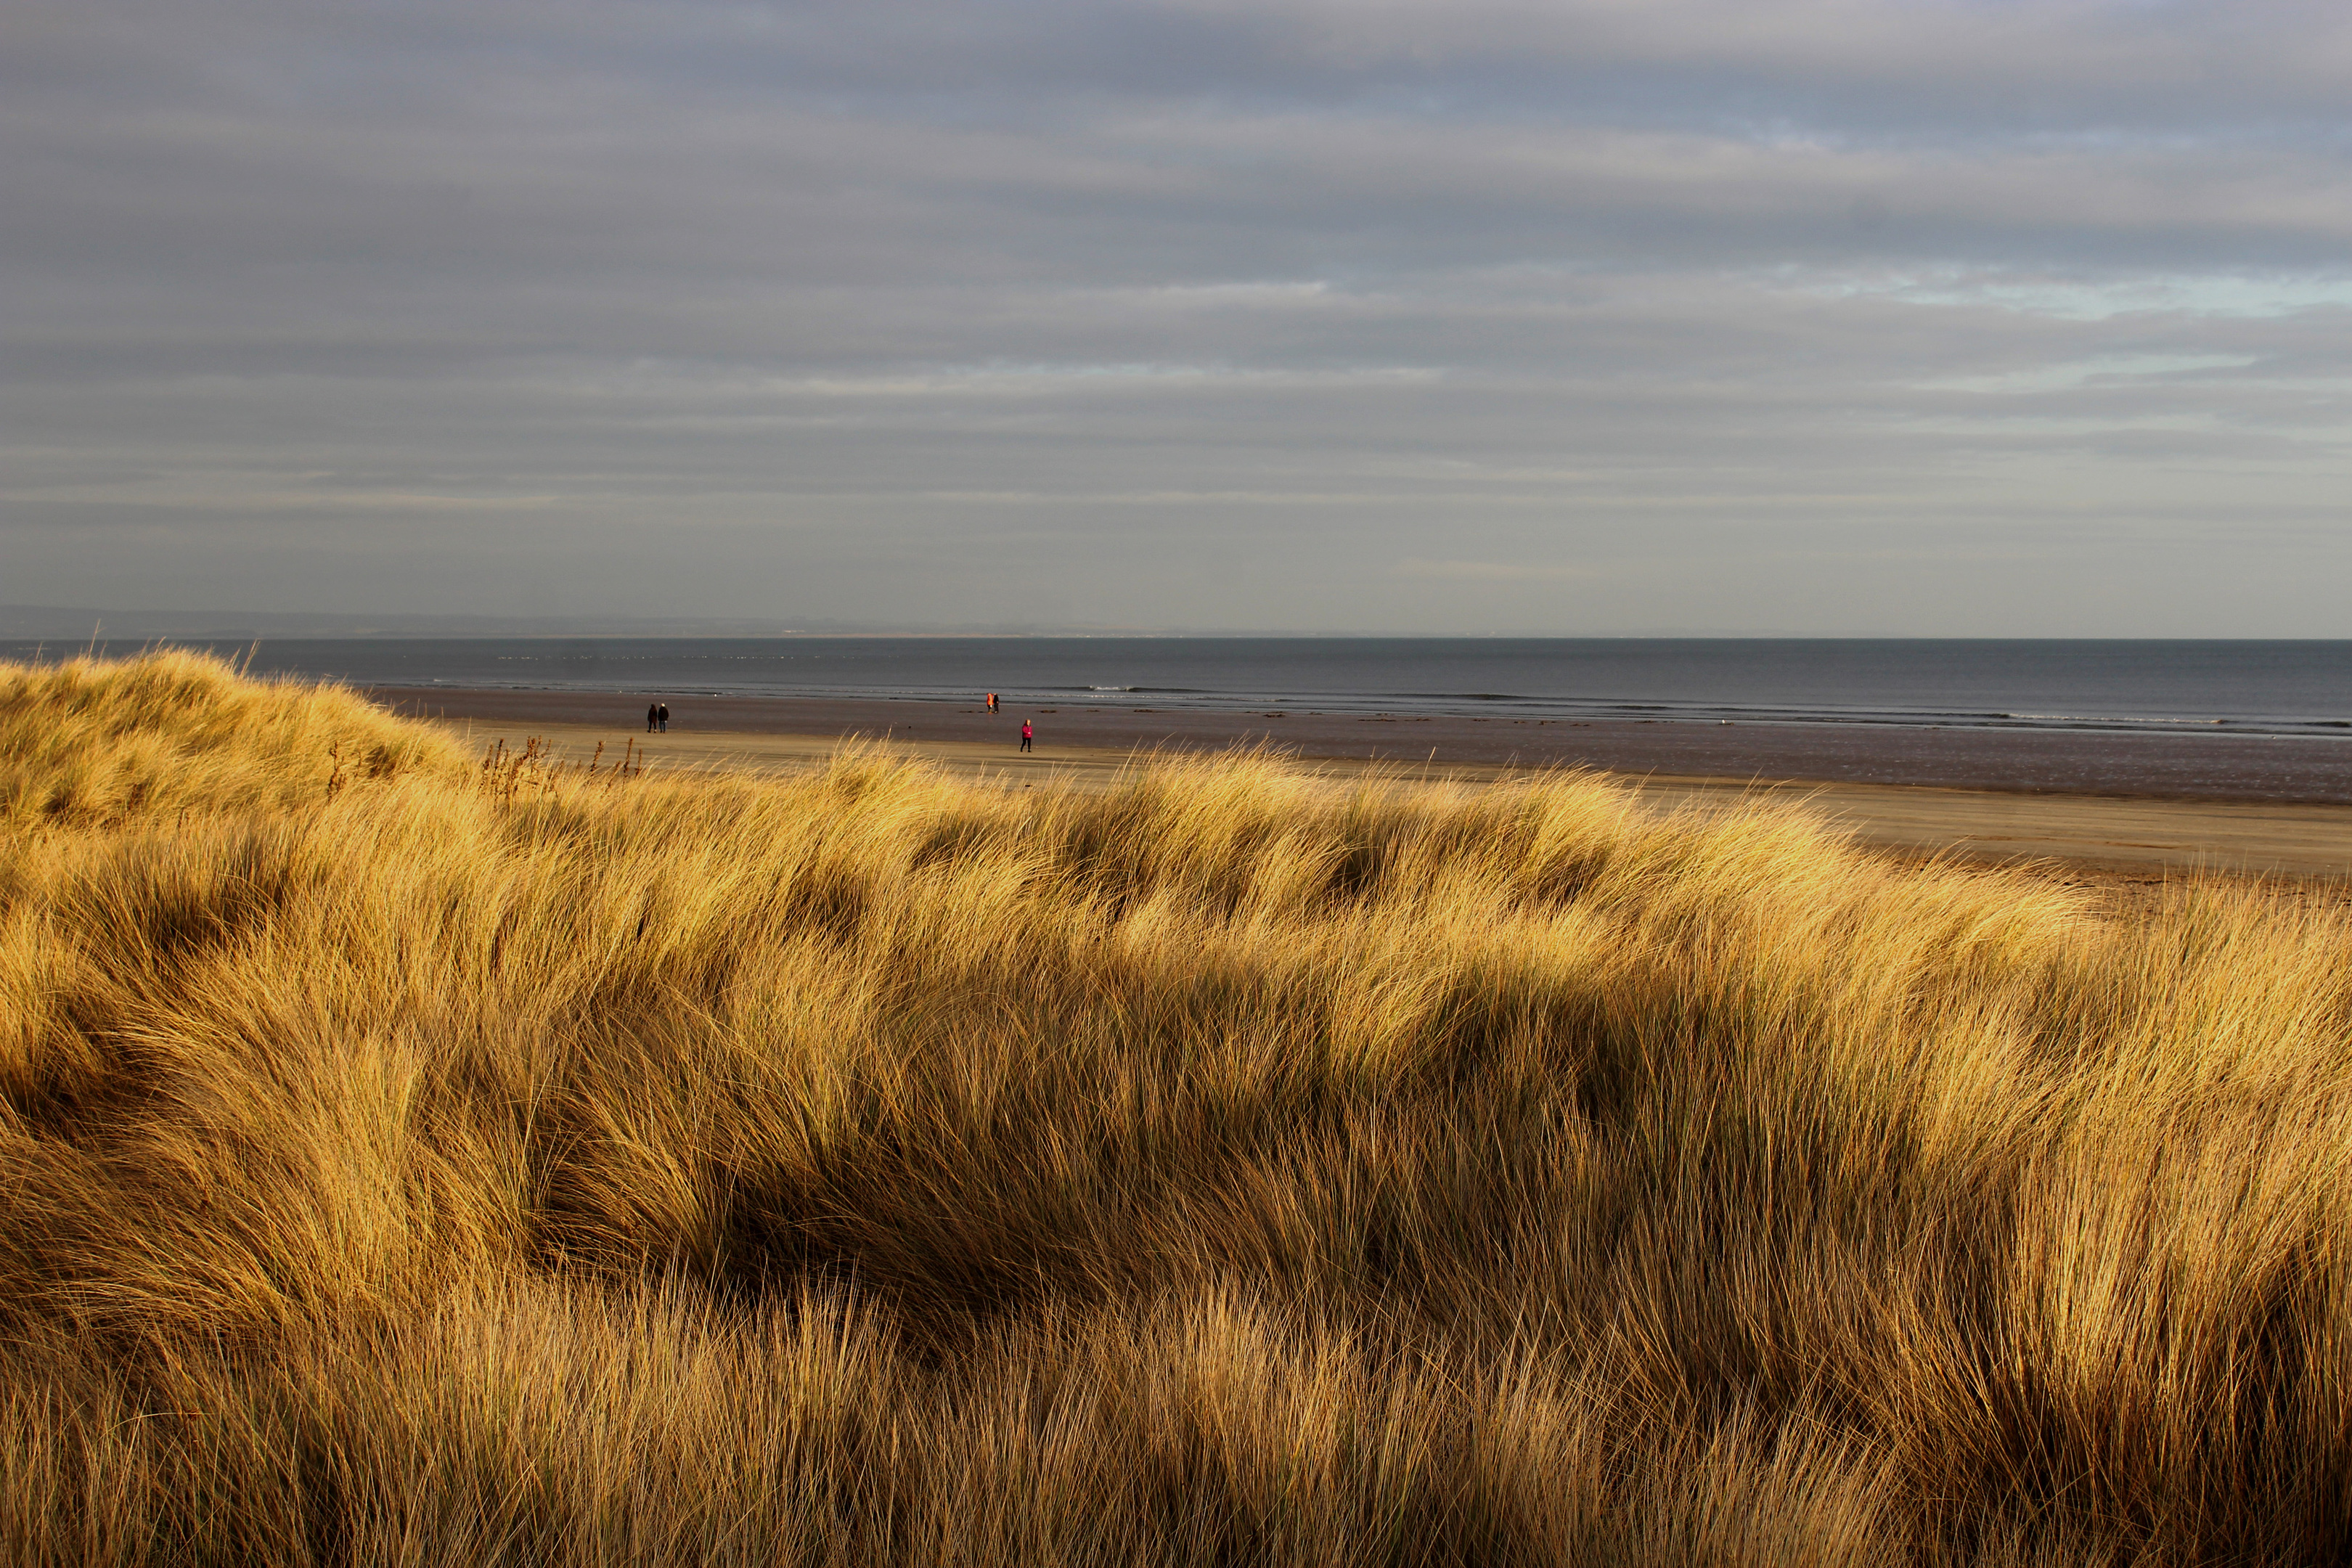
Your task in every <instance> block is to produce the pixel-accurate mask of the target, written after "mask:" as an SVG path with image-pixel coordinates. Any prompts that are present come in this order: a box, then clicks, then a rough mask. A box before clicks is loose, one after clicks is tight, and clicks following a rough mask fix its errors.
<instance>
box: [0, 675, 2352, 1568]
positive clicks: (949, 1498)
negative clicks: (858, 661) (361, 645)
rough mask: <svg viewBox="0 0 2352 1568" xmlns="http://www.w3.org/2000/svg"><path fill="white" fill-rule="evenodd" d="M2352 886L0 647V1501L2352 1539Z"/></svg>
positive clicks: (1921, 1550)
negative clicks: (2029, 872)
mask: <svg viewBox="0 0 2352 1568" xmlns="http://www.w3.org/2000/svg"><path fill="white" fill-rule="evenodd" d="M2347 960H2352V928H2347V924H2346V923H2345V921H2343V920H2341V919H2340V918H2338V917H2336V916H2334V915H2331V914H2328V913H2326V912H2324V911H2315V910H2307V909H2295V908H2290V907H2283V906H2280V905H2277V904H2275V903H2273V902H2269V901H2265V900H2262V899H2260V898H2258V897H2255V896H2253V895H2252V894H2250V893H2246V892H2243V891H2239V890H2233V889H2231V888H2229V887H2228V886H2225V885H2183V886H2182V887H2180V888H2179V889H2175V890H2174V892H2173V893H2172V894H2171V895H2170V897H2169V898H2168V901H2166V902H2165V904H2164V905H2163V907H2162V908H2161V909H2160V910H2157V911H2155V912H2153V913H2151V914H2148V915H2147V916H2145V917H2134V918H2131V919H2128V920H2126V919H2122V918H2118V917H2114V916H2111V915H2108V914H2105V913H2102V912H2101V911H2099V910H2095V909H2094V908H2092V907H2090V906H2088V905H2086V904H2085V903H2084V902H2083V901H2081V900H2079V899H2077V898H2076V897H2074V896H2072V895H2069V894H2067V893H2064V892H2063V891H2061V890H2058V889H2054V888H2053V886H2052V885H2050V884H2047V883H2044V882H2041V881H2038V880H2035V879H2032V878H2029V877H2025V876H2022V875H1996V874H1989V873H1984V872H1966V871H1961V870H1958V869H1949V868H1942V869H1939V868H1925V869H1906V868H1896V867H1893V866H1890V865H1887V864H1885V863H1883V862H1879V861H1875V860H1873V859H1871V858H1867V857H1865V856H1864V855H1862V854H1860V853H1858V852H1856V851H1855V850H1853V848H1851V847H1849V846H1848V845H1846V844H1845V843H1844V842H1843V840H1841V839H1840V838H1838V837H1835V836H1834V835H1832V834H1830V833H1828V832H1826V831H1825V830H1824V829H1822V827H1821V826H1818V825H1816V824H1815V823H1813V822H1812V821H1811V820H1809V819H1808V818H1806V817H1804V816H1801V815H1798V814H1793V813H1790V812H1788V811H1786V810H1782V809H1777V808H1775V809H1766V808H1764V807H1761V806H1759V807H1757V808H1755V809H1752V810H1748V811H1746V812H1742V813H1738V814H1733V815H1729V816H1718V817H1707V818H1699V817H1681V818H1670V819H1660V818H1656V817H1653V816H1647V815H1644V814H1643V812H1642V811H1640V810H1639V809H1637V808H1636V807H1635V806H1634V805H1633V803H1632V801H1631V800H1630V799H1629V797H1628V796H1627V795H1625V794H1623V793H1622V792H1620V791H1618V790H1616V789H1614V788H1612V787H1611V786H1609V785H1607V784H1603V783H1601V782H1597V781H1595V780H1592V779H1589V778H1579V777H1574V776H1551V777H1539V778H1532V779H1528V780H1525V781H1521V782H1517V783H1508V784H1501V785H1496V786H1494V787H1491V788H1487V789H1484V790H1478V791H1470V790H1454V789H1448V788H1408V787H1405V786H1402V785H1401V784H1395V783H1394V782H1382V781H1380V780H1372V781H1370V782H1368V783H1364V784H1354V785H1339V784H1333V783H1331V782H1329V781H1327V780H1321V779H1318V778H1314V777H1310V776H1307V775H1304V774H1302V773H1297V772H1295V771H1291V770H1288V769H1286V768H1285V767H1284V766H1283V765H1282V764H1281V763H1278V762H1276V761H1274V760H1269V759H1265V758H1255V759H1252V758H1228V759H1220V760H1213V761H1192V762H1160V763H1152V764H1150V765H1148V766H1139V767H1138V768H1137V769H1135V770H1134V771H1133V772H1132V773H1129V775H1127V776H1125V777H1124V778H1123V779H1121V780H1120V781H1119V782H1118V783H1117V784H1115V785H1114V786H1113V787H1110V788H1108V789H1107V790H1098V791H1091V792H1088V791H1081V790H1077V789H1067V788H1059V787H1045V788H1039V789H1034V790H1028V791H1019V792H1007V791H1000V790H993V789H990V788H987V787H984V786H980V785H974V784H964V783H957V782H954V781H951V780H950V779H949V778H946V777H944V776H942V775H941V774H940V773H934V772H931V771H929V770H927V769H925V768H923V767H921V766H919V765H912V764H908V763H900V762H894V761H889V760H887V759H883V758H880V757H877V756H875V755H872V754H867V753H860V752H856V751H854V750H853V751H847V752H844V753H842V754H841V755H840V756H839V757H838V758H836V760H835V762H834V763H833V764H832V765H831V766H830V767H829V768H826V769H824V770H823V771H820V772H817V773H810V774H807V775H804V776H800V777H795V778H791V779H785V780H778V781H753V780H749V779H743V778H732V777H708V778H692V779H687V778H679V779H664V778H663V777H662V776H661V775H659V774H654V775H651V776H643V777H640V776H635V774H633V773H630V772H629V771H628V770H627V769H626V768H622V769H618V770H614V769H607V770H604V771H603V772H601V773H589V772H585V771H573V772H570V773H566V772H563V771H562V770H555V769H550V768H544V767H541V766H538V765H537V759H536V757H535V754H533V753H530V752H528V751H526V752H525V753H523V760H522V762H521V763H518V762H517V760H516V756H515V754H514V753H502V754H500V755H499V756H494V757H493V758H492V759H490V763H489V765H487V766H486V765H484V763H483V761H482V760H481V759H478V758H475V757H470V756H467V755H465V754H463V753H462V752H459V751H457V749H456V748H455V747H454V746H453V745H452V744H450V743H449V742H446V740H445V739H443V738H442V737H441V736H440V735H439V734H438V733H437V732H436V731H432V730H429V729H426V728H424V727H421V726H417V725H413V724H408V723H404V722H402V721H395V720H393V719H391V718H388V717H386V716H384V715H383V714H381V713H379V712H377V711H376V710H373V709H371V708H369V707H368V706H367V705H366V704H365V703H364V702H362V700H360V699H358V698H357V697H355V696H353V695H352V694H351V693H348V692H344V691H340V690H335V689H310V688H299V687H290V686H273V685H265V684H262V683H258V682H255V681H250V680H247V679H242V678H240V677H239V676H238V675H237V674H236V671H235V670H233V669H231V668H228V667H226V666H224V665H222V664H219V663H217V662H215V661H212V660H208V659H205V658H198V657H196V656H193V655H187V654H179V653H155V654H150V655H146V656H142V657H141V658H135V659H128V660H122V661H118V662H105V661H92V660H82V661H77V662H75V663H71V664H67V665H63V666H54V667H43V668H28V667H22V666H17V667H0V1190H4V1191H5V1193H6V1194H7V1203H6V1206H5V1210H0V1336H5V1345H6V1347H7V1348H6V1350H5V1353H0V1558H5V1560H6V1561H9V1562H12V1563H77V1564H79V1563H121V1564H134V1563H138V1564H145V1563H156V1564H161V1563H213V1562H219V1563H228V1562H238V1563H269V1564H320V1565H323V1564H376V1563H403V1564H406V1563H415V1564H425V1563H434V1564H455V1563H469V1564H470V1563H839V1564H850V1563H971V1564H996V1563H1003V1564H1011V1563H1024V1564H1027V1563H1137V1562H1150V1563H1261V1562H1262V1563H1328V1564H1333V1565H1338V1564H1359V1563H1554V1562H1561V1563H1755V1564H1759V1565H1760V1564H1767V1563H1769V1564H1784V1563H1822V1564H1829V1563H1855V1564H1863V1563H1888V1562H1896V1561H1915V1562H1922V1563H1984V1564H2017V1565H2024V1564H2039V1563H2182V1564H2187V1563H2220V1562H2247V1563H2252V1562H2263V1563H2282V1562H2312V1563H2317V1562H2331V1561H2336V1560H2339V1559H2340V1558H2341V1557H2342V1555H2343V1554H2344V1552H2345V1549H2346V1547H2347V1542H2352V1535H2347V1531H2352V1431H2347V1425H2352V1401H2347V1397H2346V1390H2347V1386H2352V1306H2347V1303H2352V1246H2347V1242H2352V1191H2348V1190H2347V1184H2346V1179H2345V1175H2344V1173H2345V1171H2346V1169H2347V1158H2352V963H2347Z"/></svg>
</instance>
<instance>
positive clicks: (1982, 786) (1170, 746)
mask: <svg viewBox="0 0 2352 1568" xmlns="http://www.w3.org/2000/svg"><path fill="white" fill-rule="evenodd" d="M367 695H369V696H370V697H371V698H373V700H376V701H377V702H379V703H382V704H383V706H385V707H387V708H389V709H391V710H393V711H394V712H397V713H403V714H406V715H409V716H411V717H420V718H432V719H438V720H457V721H465V720H472V721H479V722H490V723H499V724H509V725H512V724H531V723H541V724H564V725H580V724H589V725H609V726H613V727H614V728H616V729H621V730H626V729H631V728H635V729H639V730H641V729H642V728H643V725H644V713H645V705H646V702H647V701H648V700H652V699H650V698H649V697H648V696H647V695H646V694H645V693H630V692H593V691H576V690H545V689H479V688H470V689H469V688H455V687H389V686H383V687H374V688H371V689H368V692H367ZM667 700H668V701H669V702H670V705H671V709H672V711H673V714H674V718H673V720H672V723H673V726H674V730H673V732H674V733H679V734H686V733H698V732H710V731H717V732H725V733H730V734H746V735H797V736H808V737H823V738H830V739H847V738H850V737H853V736H866V737H869V738H875V739H882V738H892V739H898V740H915V741H920V742H957V743H966V742H971V743H981V744H986V743H989V742H1002V743H1003V746H1004V749H1005V750H1006V752H1012V751H1013V743H1014V740H1015V737H1016V736H1017V733H1018V731H1019V728H1020V725H1021V722H1022V721H1023V720H1024V718H1025V719H1029V720H1032V721H1034V722H1035V724H1036V726H1037V732H1038V745H1039V748H1040V750H1041V752H1044V753H1045V754H1048V755H1050V754H1052V753H1053V752H1055V751H1056V750H1061V751H1067V750H1071V749H1082V750H1086V751H1089V752H1105V751H1109V752H1150V751H1178V752H1202V751H1208V752H1215V751H1226V750H1231V749H1234V748H1236V747H1241V748H1248V747H1255V746H1264V747H1268V748H1271V749H1274V750H1276V751H1281V752H1288V753H1290V754H1293V755H1296V756H1297V757H1300V758H1302V759H1308V760H1318V761H1321V760H1332V761H1338V760H1345V761H1349V762H1359V763H1360V762H1380V763H1396V764H1407V763H1415V764H1423V765H1435V766H1440V767H1447V766H1460V765H1477V766H1500V767H1511V768H1520V769H1536V768H1579V767H1582V768H1593V769H1598V770H1600V771H1602V772H1606V773H1622V774H1633V775H1647V774H1667V775H1673V776H1676V777H1686V778H1708V779H1723V780H1739V781H1746V782H1755V783H1762V784H1790V783H1811V784H1890V785H1913V786H1927V787H1936V788H1944V789H1964V790H1986V791H1995V792H2002V793H2021V794H2030V795H2104V796H2118V797H2126V798H2138V799H2151V800H2182V801H2202V802H2214V803H2225V802H2226V803H2231V804H2237V805H2346V806H2352V742H2339V741H2332V740H2315V739H2307V738H2302V737H2243V736H2228V735H2213V736H2202V735H2130V734H2114V733H2108V732H2099V731H2000V730H1985V729H1975V728H1958V727H1953V728H1941V729H1938V728H1933V727H1917V728H1913V727H1907V726H1895V725H1878V724H1872V725H1863V724H1729V723H1724V724H1704V723H1691V722H1680V721H1666V720H1649V721H1645V720H1621V721H1611V720H1595V721H1570V720H1538V719H1509V718H1503V717H1496V718H1484V717H1476V716H1470V715H1451V714H1444V715H1425V714H1405V713H1397V714H1386V713H1379V714H1360V713H1352V712H1349V713H1318V712H1315V711H1311V710H1309V711H1305V712H1294V711H1287V710H1285V711H1275V710H1266V711H1264V712H1249V711H1244V712H1232V711H1223V710H1201V709H1171V708H1159V707H1155V706H1152V705H1150V704H1146V703H1139V702H1118V703H1114V702H1100V701H1095V702H1062V703H1057V704H1055V705H1053V706H1037V705H1032V706H1027V707H1024V708H1021V709H1018V710H1016V709H1015V708H1013V706H1011V705H1007V706H1006V707H1005V708H1004V709H1003V711H1002V712H998V713H990V712H988V711H987V710H985V708H984V707H983V706H982V703H981V701H980V700H979V695H978V694H977V693H975V694H974V697H973V700H971V701H969V702H946V701H925V700H916V699H904V698H899V699H890V698H874V699H842V698H803V697H745V696H671V697H669V698H667Z"/></svg>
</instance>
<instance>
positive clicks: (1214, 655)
mask: <svg viewBox="0 0 2352 1568" xmlns="http://www.w3.org/2000/svg"><path fill="white" fill-rule="evenodd" d="M197 646H205V645H197ZM215 646H219V647H222V648H223V649H224V651H234V652H237V653H240V654H241V653H242V652H243V650H244V648H245V647H246V645H245V644H243V643H238V644H234V645H229V644H222V645H215ZM77 651H79V649H78V648H74V649H59V648H58V647H56V646H54V645H52V646H51V647H49V648H48V649H47V652H46V654H45V655H44V657H48V658H55V657H58V655H59V654H60V653H61V652H63V653H71V652H77ZM33 652H34V645H32V644H29V643H0V656H5V657H6V658H30V657H32V655H33ZM252 668H253V669H254V670H255V671H256V672H257V673H267V674H271V675H280V676H287V677H297V678H305V679H339V680H348V681H352V682H353V683H355V684H359V685H385V686H434V685H441V686H455V687H509V688H548V689H584V690H600V691H615V690H617V691H630V692H643V693H648V694H667V695H672V696H684V695H697V694H711V695H717V694H722V693H723V694H740V695H752V696H800V697H898V698H912V699H919V700H920V699H928V700H959V701H962V700H971V698H972V697H973V696H974V695H976V694H977V693H979V692H982V691H986V690H994V691H998V692H1002V693H1003V694H1004V695H1005V696H1006V697H1007V698H1008V699H1009V700H1013V701H1015V702H1024V703H1035V702H1041V701H1061V702H1084V701H1086V700H1088V699H1089V698H1094V699H1098V700H1102V701H1104V702H1106V703H1108V702H1118V703H1121V704H1125V705H1129V706H1148V707H1153V708H1214V709H1231V710H1245V709H1256V710H1265V711H1274V710H1282V709H1297V710H1314V711H1322V712H1371V711H1381V712H1392V713H1478V714H1499V713H1508V714H1511V715H1513V716H1541V717H1545V718H1580V719H1658V720H1685V721H1706V722H1714V721H1719V720H1724V719H1730V720H1734V721H1784V722H1801V723H1822V724H1906V725H1923V724H1938V725H1947V726H1982V727H1989V728H2001V729H2044V730H2097V731H2169V732H2180V731H2205V732H2210V733H2221V734H2238V735H2246V734H2275V735H2313V736H2337V737H2343V738H2347V739H2352V642H2056V641H2050V642H2040V641H1926V640H1902V641H1897V640H1851V639H1836V640H1832V639H1822V640H1807V639H1784V638H1772V639H1700V638H1690V639H1654V640H1652V639H1643V640H1635V639H1620V638H1590V639H1585V638H1502V637H1495V638H1402V637H1362V638H1338V637H1331V638H1322V637H1318V638H1300V637H790V638H751V637H742V638H733V637H710V638H683V637H681V638H652V637H647V638H593V637H581V638H521V637H516V638H423V637H385V638H343V639H334V640H319V641H291V640H289V641H282V642H265V643H263V644H261V645H260V646H259V648H258V650H257V653H256V654H255V656H254V658H253V663H252Z"/></svg>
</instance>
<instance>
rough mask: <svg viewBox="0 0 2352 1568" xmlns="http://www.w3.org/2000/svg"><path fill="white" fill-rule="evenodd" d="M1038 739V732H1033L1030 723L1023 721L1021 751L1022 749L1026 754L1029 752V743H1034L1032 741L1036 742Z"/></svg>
mask: <svg viewBox="0 0 2352 1568" xmlns="http://www.w3.org/2000/svg"><path fill="white" fill-rule="evenodd" d="M1036 738H1037V731H1034V730H1032V729H1031V728H1030V727H1029V721H1028V720H1026V719H1024V720H1022V721H1021V749H1022V750H1023V751H1024V752H1025V751H1027V750H1028V749H1029V742H1032V741H1034V740H1035V739H1036Z"/></svg>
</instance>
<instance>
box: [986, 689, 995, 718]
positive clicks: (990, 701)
mask: <svg viewBox="0 0 2352 1568" xmlns="http://www.w3.org/2000/svg"><path fill="white" fill-rule="evenodd" d="M988 710H989V711H990V712H991V713H993V712H995V711H996V693H995V692H993V691H992V692H990V693H989V694H988Z"/></svg>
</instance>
